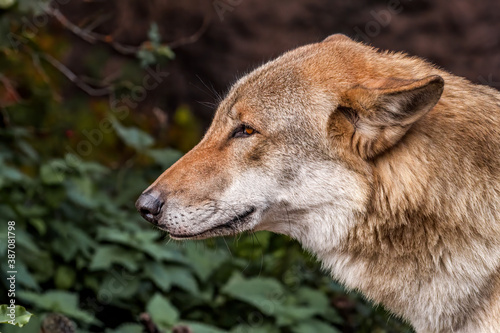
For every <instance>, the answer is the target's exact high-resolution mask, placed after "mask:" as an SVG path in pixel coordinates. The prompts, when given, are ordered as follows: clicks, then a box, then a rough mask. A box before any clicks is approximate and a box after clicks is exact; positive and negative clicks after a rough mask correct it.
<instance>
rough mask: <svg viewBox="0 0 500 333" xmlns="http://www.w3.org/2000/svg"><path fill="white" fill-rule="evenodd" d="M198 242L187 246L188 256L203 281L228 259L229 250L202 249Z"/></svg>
mask: <svg viewBox="0 0 500 333" xmlns="http://www.w3.org/2000/svg"><path fill="white" fill-rule="evenodd" d="M197 245H199V244H198V243H190V244H187V246H186V257H187V258H188V260H189V262H190V263H191V267H192V268H193V270H194V271H195V272H196V274H197V275H198V277H199V278H200V279H201V280H202V281H207V279H208V278H209V277H210V276H211V275H212V273H213V272H215V270H217V269H218V268H219V267H220V265H222V263H224V261H226V260H227V259H228V253H227V251H222V250H211V249H205V250H204V251H200V248H199V247H198V246H197Z"/></svg>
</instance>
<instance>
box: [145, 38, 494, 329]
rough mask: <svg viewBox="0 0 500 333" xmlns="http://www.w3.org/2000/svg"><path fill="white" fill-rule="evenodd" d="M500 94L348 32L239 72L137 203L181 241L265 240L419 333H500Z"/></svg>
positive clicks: (153, 219) (147, 214) (158, 223)
mask: <svg viewBox="0 0 500 333" xmlns="http://www.w3.org/2000/svg"><path fill="white" fill-rule="evenodd" d="M499 125H500V93H499V92H498V91H497V90H495V89H493V88H490V87H487V86H482V85H476V84H473V83H471V82H469V81H467V80H466V79H464V78H461V77H457V76H455V75H452V74H450V73H448V72H446V71H444V70H442V69H439V68H437V67H436V66H434V65H432V64H430V63H428V62H426V61H425V60H423V59H420V58H417V57H411V56H408V55H406V54H402V53H393V52H381V51H379V50H377V49H375V48H372V47H370V46H368V45H364V44H362V43H358V42H356V41H353V40H351V39H350V38H349V37H347V36H344V35H332V36H330V37H328V38H327V39H326V40H324V41H322V42H319V43H314V44H310V45H305V46H302V47H299V48H297V49H294V50H292V51H289V52H287V53H285V54H283V55H282V56H280V57H278V58H277V59H275V60H273V61H270V62H268V63H266V64H264V65H263V66H261V67H259V68H257V69H256V70H254V71H253V72H251V73H250V74H248V75H246V76H244V77H243V78H241V79H240V80H239V81H237V82H236V84H234V86H233V87H232V88H231V89H230V91H229V93H228V94H227V97H226V98H225V99H224V100H223V101H222V102H221V103H220V105H219V106H218V108H217V111H216V113H215V116H214V119H213V123H212V125H211V126H210V128H209V129H208V131H207V132H206V134H205V136H204V137H203V139H202V140H201V142H200V143H199V144H198V145H197V146H196V147H194V148H193V149H192V150H191V151H190V152H188V153H187V154H186V155H185V156H184V157H182V158H181V159H180V160H179V161H177V162H176V163H175V164H174V165H173V166H172V167H170V168H169V169H168V170H166V171H165V172H164V173H163V174H162V175H160V176H159V177H158V179H157V180H156V181H155V182H154V183H153V184H152V185H151V186H150V187H148V188H147V189H146V190H145V191H144V192H143V193H142V194H141V196H140V197H139V199H138V200H137V202H136V207H137V209H138V210H139V212H140V213H141V214H142V216H143V217H144V218H145V219H146V220H148V221H149V222H151V223H153V224H155V225H157V226H158V227H159V228H161V229H163V230H165V231H167V232H168V233H169V234H170V237H172V238H174V239H203V238H208V237H216V236H226V235H235V234H237V233H241V232H244V231H255V230H268V231H272V232H276V233H280V234H285V235H288V236H290V237H292V238H294V239H296V240H298V241H299V242H300V243H301V244H302V246H303V247H304V248H306V249H307V250H309V251H310V252H312V253H313V254H315V255H316V257H317V258H318V259H319V260H320V261H321V262H322V264H323V266H324V268H325V269H326V270H327V271H328V272H330V273H331V276H332V277H333V278H334V279H337V280H339V281H340V282H342V283H343V284H345V285H346V286H347V287H348V288H351V289H355V290H359V291H361V292H362V293H363V294H364V295H365V296H366V297H368V298H369V299H371V300H373V301H374V302H376V303H381V304H383V305H384V306H385V307H386V308H388V309H389V310H390V311H392V312H393V313H394V314H396V315H398V316H401V317H402V318H404V319H406V320H407V321H409V322H410V323H411V324H412V325H413V327H414V328H415V330H416V331H417V332H419V333H420V332H460V333H466V332H467V333H478V332H485V333H494V332H500V128H499Z"/></svg>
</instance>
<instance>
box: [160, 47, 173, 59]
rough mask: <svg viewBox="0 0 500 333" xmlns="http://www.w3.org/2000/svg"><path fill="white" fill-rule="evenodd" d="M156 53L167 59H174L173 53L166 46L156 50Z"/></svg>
mask: <svg viewBox="0 0 500 333" xmlns="http://www.w3.org/2000/svg"><path fill="white" fill-rule="evenodd" d="M156 53H157V54H159V55H161V56H164V57H166V58H168V59H175V53H174V51H172V49H171V48H170V47H168V46H165V45H162V46H159V47H158V48H156Z"/></svg>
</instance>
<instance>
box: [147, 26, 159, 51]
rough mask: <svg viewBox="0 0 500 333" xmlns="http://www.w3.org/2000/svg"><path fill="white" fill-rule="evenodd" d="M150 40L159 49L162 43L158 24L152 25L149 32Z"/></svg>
mask: <svg viewBox="0 0 500 333" xmlns="http://www.w3.org/2000/svg"><path fill="white" fill-rule="evenodd" d="M148 38H149V40H150V41H151V44H153V46H155V47H157V46H158V45H159V44H160V43H161V35H160V29H159V28H158V24H156V22H153V23H151V26H150V27H149V31H148Z"/></svg>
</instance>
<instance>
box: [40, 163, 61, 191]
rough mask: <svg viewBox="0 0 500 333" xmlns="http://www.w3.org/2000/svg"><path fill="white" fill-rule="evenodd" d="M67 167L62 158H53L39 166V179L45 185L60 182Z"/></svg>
mask: <svg viewBox="0 0 500 333" xmlns="http://www.w3.org/2000/svg"><path fill="white" fill-rule="evenodd" d="M67 169H68V167H67V165H66V163H65V162H64V161H63V160H53V161H50V162H49V163H46V164H43V165H42V166H41V168H40V179H41V180H42V183H44V184H46V185H56V184H61V183H62V182H63V181H64V178H65V172H66V170H67Z"/></svg>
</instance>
